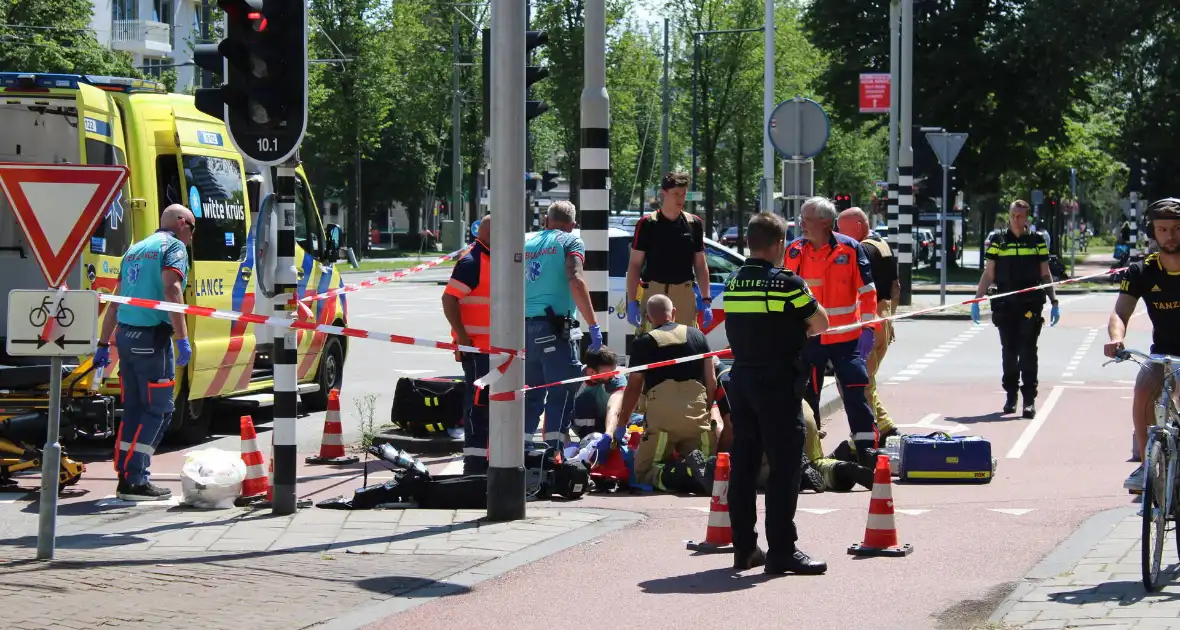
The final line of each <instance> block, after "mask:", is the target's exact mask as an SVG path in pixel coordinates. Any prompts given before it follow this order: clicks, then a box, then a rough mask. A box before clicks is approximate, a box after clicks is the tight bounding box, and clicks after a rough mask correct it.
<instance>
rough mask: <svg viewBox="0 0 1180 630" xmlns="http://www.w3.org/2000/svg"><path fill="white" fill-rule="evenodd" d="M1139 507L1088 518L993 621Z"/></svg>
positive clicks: (1024, 581) (1027, 577) (1020, 585)
mask: <svg viewBox="0 0 1180 630" xmlns="http://www.w3.org/2000/svg"><path fill="white" fill-rule="evenodd" d="M1137 511H1138V508H1134V507H1120V508H1114V509H1110V510H1106V511H1104V512H1099V513H1097V514H1095V515H1093V516H1091V517H1090V518H1088V519H1086V520H1085V521H1084V522H1083V523H1082V524H1081V525H1080V526H1079V527H1078V528H1077V529H1076V530H1075V531H1074V532H1073V533H1072V534H1070V535H1069V538H1066V539H1065V541H1063V542H1062V543H1061V544H1060V545H1058V546H1057V547H1055V548H1054V549H1053V551H1050V552H1049V555H1047V556H1045V557H1044V558H1042V559H1041V561H1040V562H1038V563H1037V564H1036V566H1034V567H1033V568H1032V569H1029V571H1028V573H1027V574H1025V576H1024V577H1022V578H1021V579H1020V582H1019V583H1017V585H1016V588H1014V589H1012V592H1011V593H1009V594H1008V597H1006V598H1004V601H1002V602H1000V605H999V606H998V607H996V611H995V612H993V613H992V615H991V617H988V621H989V622H990V623H1001V622H1002V621H1003V620H1004V617H1006V616H1007V615H1008V613H1010V612H1012V609H1013V608H1014V607H1015V606H1016V604H1017V603H1019V602H1020V600H1022V599H1024V596H1025V595H1027V594H1028V593H1029V592H1030V591H1032V590H1033V589H1034V588H1036V587H1037V583H1038V582H1040V581H1041V580H1047V579H1049V578H1051V577H1055V576H1057V575H1060V574H1061V573H1064V572H1065V571H1067V570H1069V569H1070V568H1072V567H1073V566H1074V565H1075V564H1077V563H1078V562H1079V561H1081V559H1082V558H1084V557H1085V556H1086V553H1087V552H1089V551H1090V549H1092V548H1093V547H1094V545H1095V544H1096V543H1098V542H1100V541H1101V540H1102V539H1104V538H1106V537H1107V536H1108V535H1109V534H1110V530H1112V529H1114V528H1115V527H1116V526H1117V525H1118V524H1119V523H1121V522H1123V520H1125V519H1126V518H1127V517H1128V516H1131V515H1133V514H1135V513H1136V512H1137Z"/></svg>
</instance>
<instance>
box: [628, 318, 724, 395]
mask: <svg viewBox="0 0 1180 630" xmlns="http://www.w3.org/2000/svg"><path fill="white" fill-rule="evenodd" d="M677 325H678V324H676V323H675V322H668V323H667V324H664V325H663V326H660V327H659V328H657V330H672V329H673V328H675V327H676V326H677ZM706 352H709V342H708V341H707V340H706V339H705V333H703V332H701V331H700V330H699V329H697V328H691V327H690V328H688V336H687V338H686V342H685V343H683V344H677V345H672V346H660V345H658V344H657V343H656V340H655V338H654V337H652V336H651V335H650V334H648V333H644V334H643V335H640V336H639V337H637V338H636V339H635V341H634V342H633V343H632V344H631V357H630V359H629V361H630V364H631V365H647V364H648V363H655V362H657V361H668V360H670V359H679V358H681V357H687V356H692V355H694V354H704V353H706ZM706 362H707V363H706ZM706 368H708V369H710V370H712V369H715V368H714V367H713V359H702V360H700V361H688V362H686V363H678V364H676V365H668V366H665V367H661V368H656V369H654V370H650V371H648V372H646V373H645V374H644V380H643V391H647V390H649V389H651V388H653V387H655V386H656V385H659V384H660V383H662V382H664V381H669V380H671V381H688V380H694V379H695V380H697V381H700V382H701V384H702V385H704V384H705V369H706Z"/></svg>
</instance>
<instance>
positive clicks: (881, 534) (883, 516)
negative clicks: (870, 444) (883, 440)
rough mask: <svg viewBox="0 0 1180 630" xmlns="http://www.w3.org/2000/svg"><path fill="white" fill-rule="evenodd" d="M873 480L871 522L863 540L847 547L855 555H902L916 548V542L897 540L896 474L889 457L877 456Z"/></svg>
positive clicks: (866, 526) (870, 508) (908, 553)
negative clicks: (894, 509)
mask: <svg viewBox="0 0 1180 630" xmlns="http://www.w3.org/2000/svg"><path fill="white" fill-rule="evenodd" d="M873 472H874V479H873V498H872V499H870V500H869V521H868V524H867V525H865V538H864V542H863V543H860V544H854V545H852V546H851V547H849V548H848V554H849V555H853V556H888V557H895V558H901V557H905V556H908V555H910V554H911V553H913V551H914V547H913V545H910V544H905V545H901V544H899V543H898V540H897V524H896V523H894V520H893V477H892V475H891V474H890V472H889V456H888V455H878V456H877V468H876V470H875V471H873Z"/></svg>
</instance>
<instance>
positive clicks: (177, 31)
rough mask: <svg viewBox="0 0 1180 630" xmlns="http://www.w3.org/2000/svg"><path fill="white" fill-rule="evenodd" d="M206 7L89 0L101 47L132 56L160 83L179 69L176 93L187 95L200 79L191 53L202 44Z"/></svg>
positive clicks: (180, 1) (177, 1) (195, 2)
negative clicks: (170, 70) (166, 71)
mask: <svg viewBox="0 0 1180 630" xmlns="http://www.w3.org/2000/svg"><path fill="white" fill-rule="evenodd" d="M204 1H209V0H91V2H92V4H93V5H94V15H93V16H92V17H91V19H90V24H91V28H92V29H94V32H95V34H96V35H97V37H98V41H99V43H101V44H102V45H104V46H107V47H109V48H110V49H111V50H117V51H121V52H126V53H130V54H131V56H132V58H133V63H134V65H135V66H136V67H138V68H139V69H140V70H141V71H142V72H143V73H144V74H145V75H146V76H148V77H154V78H159V77H160V75H161V74H163V73H164V71H165V70H169V69H175V70H176V73H177V81H176V91H177V92H185V91H189V90H190V89H192V88H193V87H195V86H194V82H195V81H199V77H200V73H199V71H198V69H197V68H196V67H195V66H193V64H192V59H193V57H192V50H193V46H194V45H195V44H196V43H198V42H199V40H200V34H201V21H200V20H201V14H202V3H203V2H204ZM214 1H215V0H214Z"/></svg>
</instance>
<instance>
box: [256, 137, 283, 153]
mask: <svg viewBox="0 0 1180 630" xmlns="http://www.w3.org/2000/svg"><path fill="white" fill-rule="evenodd" d="M258 150H259V151H267V152H269V151H278V150H279V139H278V138H259V139H258Z"/></svg>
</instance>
